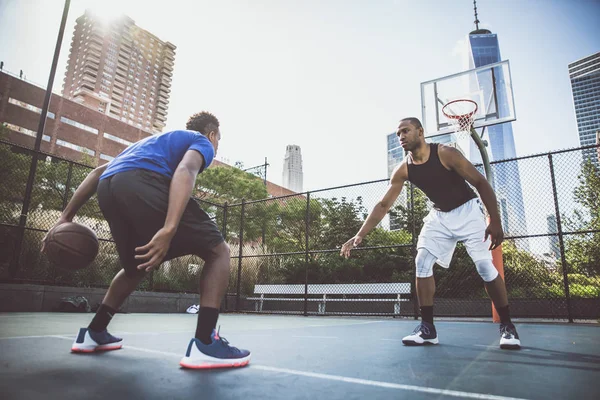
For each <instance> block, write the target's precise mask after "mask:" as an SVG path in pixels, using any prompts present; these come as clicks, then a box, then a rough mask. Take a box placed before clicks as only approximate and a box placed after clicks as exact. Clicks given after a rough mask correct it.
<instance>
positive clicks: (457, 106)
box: [442, 99, 477, 136]
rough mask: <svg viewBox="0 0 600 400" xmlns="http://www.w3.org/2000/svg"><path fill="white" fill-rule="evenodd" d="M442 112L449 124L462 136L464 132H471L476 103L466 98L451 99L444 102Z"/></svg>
mask: <svg viewBox="0 0 600 400" xmlns="http://www.w3.org/2000/svg"><path fill="white" fill-rule="evenodd" d="M442 112H443V113H444V115H445V116H446V118H448V121H449V122H450V124H452V126H453V127H454V128H455V129H456V133H457V134H458V135H460V136H463V135H465V134H466V135H470V134H471V127H472V126H473V121H474V120H475V114H476V113H477V103H475V102H474V101H473V100H468V99H458V100H453V101H451V102H449V103H446V105H445V106H444V107H443V108H442ZM461 134H462V135H461ZM466 135H465V136H466Z"/></svg>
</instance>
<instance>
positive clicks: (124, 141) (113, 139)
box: [104, 118, 133, 146]
mask: <svg viewBox="0 0 600 400" xmlns="http://www.w3.org/2000/svg"><path fill="white" fill-rule="evenodd" d="M121 119H122V120H123V121H124V120H125V118H121ZM104 137H105V138H107V139H110V140H112V141H114V142H117V143H121V144H124V145H125V146H130V145H132V144H133V143H132V142H130V141H128V140H125V139H121V138H120V137H116V136H113V135H111V134H109V133H106V132H104Z"/></svg>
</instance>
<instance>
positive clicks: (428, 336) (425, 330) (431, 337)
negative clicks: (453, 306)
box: [402, 321, 439, 346]
mask: <svg viewBox="0 0 600 400" xmlns="http://www.w3.org/2000/svg"><path fill="white" fill-rule="evenodd" d="M402 343H403V344H405V345H406V346H422V345H425V344H438V343H439V340H438V337H437V331H436V330H435V326H434V325H433V324H430V323H428V322H425V321H422V322H421V323H420V324H419V326H417V327H416V328H415V330H414V331H413V333H411V334H410V335H408V336H405V337H403V338H402Z"/></svg>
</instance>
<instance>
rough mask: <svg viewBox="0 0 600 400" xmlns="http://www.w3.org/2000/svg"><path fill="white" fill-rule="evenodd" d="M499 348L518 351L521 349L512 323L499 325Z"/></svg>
mask: <svg viewBox="0 0 600 400" xmlns="http://www.w3.org/2000/svg"><path fill="white" fill-rule="evenodd" d="M500 348H501V349H507V350H518V349H520V348H521V341H520V340H519V334H518V333H517V328H515V326H514V325H513V324H512V323H511V324H500Z"/></svg>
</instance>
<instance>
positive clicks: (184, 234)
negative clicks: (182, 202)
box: [97, 169, 224, 277]
mask: <svg viewBox="0 0 600 400" xmlns="http://www.w3.org/2000/svg"><path fill="white" fill-rule="evenodd" d="M170 184H171V180H170V179H169V178H167V177H166V176H163V175H161V174H159V173H156V172H153V171H149V170H144V169H135V170H129V171H125V172H120V173H117V174H115V175H112V176H110V177H108V178H104V179H102V180H101V181H100V183H99V184H98V189H97V196H98V203H99V205H100V209H101V210H102V214H104V218H106V220H107V221H108V224H109V226H110V231H111V233H112V236H113V240H114V241H115V244H116V247H117V252H118V253H119V258H120V260H121V263H122V264H123V268H124V270H125V273H126V274H127V276H130V277H133V276H136V275H137V274H143V273H144V271H140V270H138V269H137V266H138V265H139V264H142V263H144V262H145V261H141V260H136V259H135V254H136V253H135V248H136V247H139V246H143V245H145V244H147V243H148V242H150V240H151V239H152V237H153V236H154V235H155V234H156V232H157V231H158V230H159V229H161V228H162V227H163V226H164V223H165V219H166V217H167V208H168V204H169V187H170ZM223 241H224V239H223V235H221V232H220V231H219V229H218V228H217V225H216V224H215V223H214V222H213V221H212V220H211V219H210V217H209V216H208V214H207V213H206V212H205V211H204V210H202V209H201V208H200V206H199V205H198V203H196V202H195V201H194V200H193V199H191V198H190V200H189V202H188V204H187V206H186V208H185V211H184V213H183V215H182V217H181V221H180V222H179V226H178V228H177V232H176V233H175V236H174V237H173V240H172V241H171V246H170V248H169V251H168V253H167V255H166V256H165V258H164V259H163V261H167V260H171V259H173V258H176V257H181V256H184V255H197V256H199V257H201V258H202V259H204V260H206V258H207V257H208V256H209V255H210V253H211V249H213V248H214V247H215V246H217V245H219V244H221V243H222V242H223Z"/></svg>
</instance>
